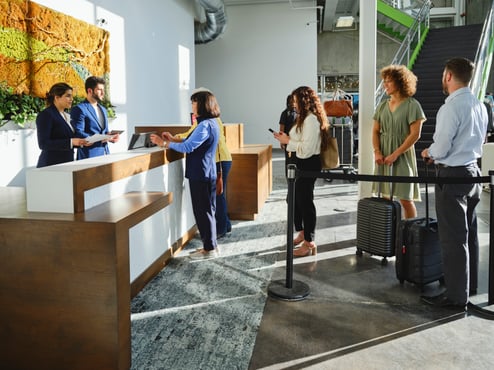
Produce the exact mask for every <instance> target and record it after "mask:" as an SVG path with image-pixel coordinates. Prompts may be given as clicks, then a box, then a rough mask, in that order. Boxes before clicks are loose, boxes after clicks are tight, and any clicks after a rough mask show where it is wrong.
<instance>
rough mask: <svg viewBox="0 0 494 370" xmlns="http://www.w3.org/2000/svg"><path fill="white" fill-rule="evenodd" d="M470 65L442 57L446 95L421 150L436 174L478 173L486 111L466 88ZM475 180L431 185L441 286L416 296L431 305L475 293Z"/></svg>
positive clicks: (457, 302)
mask: <svg viewBox="0 0 494 370" xmlns="http://www.w3.org/2000/svg"><path fill="white" fill-rule="evenodd" d="M473 69H474V64H473V63H472V62H471V61H470V60H468V59H465V58H453V59H450V60H449V61H448V62H446V66H445V68H444V72H443V77H442V84H443V91H444V93H445V94H446V95H449V96H448V97H447V98H446V100H445V103H444V105H442V106H441V108H440V109H439V111H438V112H437V116H436V131H435V133H434V136H433V143H432V145H431V146H430V147H429V148H427V149H424V150H423V151H422V157H423V158H424V160H425V161H426V162H427V163H434V164H435V165H436V169H437V176H438V177H477V176H481V173H480V170H479V168H478V166H477V159H478V158H480V157H481V156H482V144H483V143H484V140H485V135H486V131H487V111H486V109H485V107H484V104H483V103H482V102H480V101H479V100H478V99H477V98H476V97H475V96H474V95H473V94H472V91H471V90H470V88H469V87H468V85H469V83H470V80H471V78H472V75H473ZM481 190H482V188H481V185H480V184H436V188H435V194H436V214H437V219H438V230H439V240H440V243H441V250H442V257H443V269H444V280H445V282H446V291H445V292H444V293H442V294H440V295H439V296H435V297H425V296H424V297H422V299H423V300H424V301H425V302H426V303H429V304H431V305H434V306H438V307H456V308H462V309H465V305H466V304H467V303H468V297H469V295H473V294H476V293H477V279H478V264H479V262H478V261H479V242H478V235H477V215H476V213H475V207H476V206H477V204H478V202H479V200H480V193H481Z"/></svg>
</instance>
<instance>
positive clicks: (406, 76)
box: [381, 64, 418, 97]
mask: <svg viewBox="0 0 494 370" xmlns="http://www.w3.org/2000/svg"><path fill="white" fill-rule="evenodd" d="M381 78H382V79H383V80H386V79H388V80H392V81H393V82H394V83H395V84H396V87H397V88H398V90H399V91H400V94H401V95H402V96H405V97H410V96H413V95H415V92H416V91H417V80H418V79H417V76H415V74H414V73H413V72H412V71H410V70H409V69H408V68H407V67H406V66H404V65H396V64H391V65H389V66H386V67H384V68H382V69H381Z"/></svg>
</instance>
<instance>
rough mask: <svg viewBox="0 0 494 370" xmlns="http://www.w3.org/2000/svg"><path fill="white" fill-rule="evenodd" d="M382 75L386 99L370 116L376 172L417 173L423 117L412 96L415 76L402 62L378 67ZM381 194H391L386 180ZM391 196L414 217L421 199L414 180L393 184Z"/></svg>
mask: <svg viewBox="0 0 494 370" xmlns="http://www.w3.org/2000/svg"><path fill="white" fill-rule="evenodd" d="M381 78H382V80H383V84H384V89H385V91H386V94H387V95H388V96H389V98H388V99H386V100H384V101H382V102H381V103H380V104H379V105H378V106H377V108H376V111H375V113H374V117H373V118H374V126H373V128H372V146H373V147H374V161H375V163H376V165H377V166H376V169H375V174H382V175H396V176H417V159H416V156H415V146H414V144H415V143H416V142H417V140H418V139H419V138H420V132H421V130H422V124H423V123H424V122H425V120H426V118H425V114H424V111H423V110H422V107H421V106H420V103H419V102H418V101H417V100H416V99H414V98H412V96H413V95H414V94H415V91H416V87H417V77H416V76H415V75H414V74H413V72H411V71H410V70H409V69H408V68H407V67H405V66H403V65H389V66H387V67H384V68H383V69H381ZM379 167H382V170H381V169H380V168H379ZM391 172H392V173H391ZM373 191H374V192H377V191H378V184H376V183H374V184H373ZM381 194H382V196H383V197H386V198H389V197H390V196H391V189H390V184H389V183H382V184H381ZM393 196H394V197H396V198H398V199H399V200H400V203H401V205H402V207H403V214H404V217H405V218H413V217H417V209H416V207H415V203H414V201H420V191H419V186H418V184H417V183H414V184H405V183H395V184H393Z"/></svg>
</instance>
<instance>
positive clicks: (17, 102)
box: [0, 81, 116, 127]
mask: <svg viewBox="0 0 494 370" xmlns="http://www.w3.org/2000/svg"><path fill="white" fill-rule="evenodd" d="M84 99H85V98H84V97H79V96H75V97H74V101H73V103H72V106H74V105H77V104H79V103H80V102H82V101H83V100H84ZM101 104H102V105H103V106H104V107H105V108H106V109H107V110H108V118H115V117H116V114H115V106H114V105H113V104H112V103H111V102H110V101H109V100H106V99H105V100H103V101H102V102H101ZM45 107H46V104H45V100H44V99H41V98H38V97H36V96H31V95H27V94H15V93H14V89H13V88H12V87H10V86H8V85H7V83H6V82H5V81H2V82H0V127H1V126H3V125H5V124H6V123H7V122H8V121H13V122H15V123H16V124H17V125H19V126H20V127H24V125H25V124H26V123H27V122H32V121H34V120H35V119H36V116H37V115H38V113H39V112H41V111H42V110H43V109H45Z"/></svg>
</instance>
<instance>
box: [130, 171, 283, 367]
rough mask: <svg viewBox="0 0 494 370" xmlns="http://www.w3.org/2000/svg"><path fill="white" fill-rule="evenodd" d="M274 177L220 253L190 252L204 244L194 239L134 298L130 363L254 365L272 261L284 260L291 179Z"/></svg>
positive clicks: (158, 364)
mask: <svg viewBox="0 0 494 370" xmlns="http://www.w3.org/2000/svg"><path fill="white" fill-rule="evenodd" d="M276 177H278V178H277V179H276V180H279V181H276V180H275V181H276V183H277V185H276V186H275V190H274V191H273V193H272V194H271V196H270V197H269V199H268V201H267V203H266V205H265V206H264V208H263V210H262V212H261V213H260V214H259V215H258V217H257V218H256V220H255V221H242V222H234V225H233V231H232V233H231V234H229V235H228V236H226V237H225V238H223V239H220V240H219V241H218V243H219V247H220V253H221V254H220V257H219V258H216V259H213V260H204V261H193V260H191V259H190V258H188V257H187V255H188V254H189V253H190V252H191V251H193V250H195V249H196V248H198V247H201V242H200V240H199V239H197V238H195V239H193V240H192V241H191V242H190V243H189V244H188V245H187V247H186V249H185V250H184V251H182V253H181V255H180V256H179V257H178V258H175V259H173V260H172V261H171V263H170V264H169V265H168V266H167V267H166V268H165V269H163V270H162V271H161V272H160V274H159V275H158V276H156V278H155V279H153V280H152V281H151V282H150V283H149V284H148V285H147V286H146V287H145V288H144V289H143V290H142V291H141V292H140V293H139V294H138V295H137V296H136V297H135V298H134V299H133V300H132V302H131V313H132V314H131V321H132V324H131V325H132V326H131V331H132V369H136V370H137V369H139V370H141V369H146V370H154V369H174V370H175V369H187V370H190V369H247V368H248V366H249V361H250V358H251V355H252V351H253V348H254V344H255V340H256V334H257V331H258V328H259V325H260V322H261V318H262V314H263V310H264V305H265V302H266V297H267V296H266V291H267V285H268V284H269V282H270V279H271V274H272V272H273V265H274V264H275V263H276V261H277V260H278V257H280V258H281V259H284V254H283V252H284V251H285V244H286V222H285V220H286V201H285V199H286V182H285V180H284V173H283V172H280V173H279V174H277V175H276ZM277 187H278V189H277V190H276V188H277ZM280 253H281V254H280Z"/></svg>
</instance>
